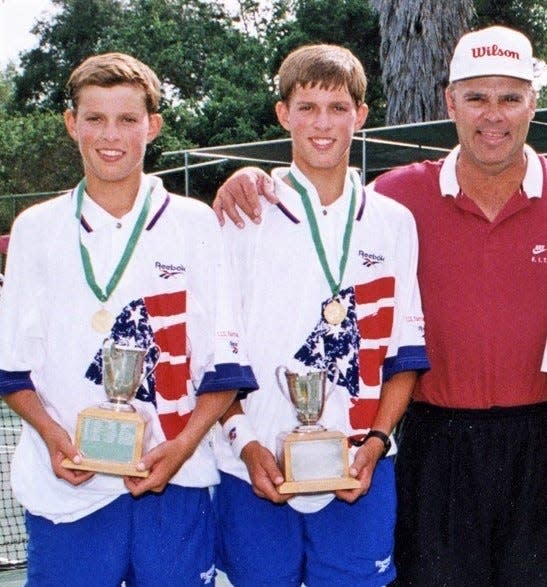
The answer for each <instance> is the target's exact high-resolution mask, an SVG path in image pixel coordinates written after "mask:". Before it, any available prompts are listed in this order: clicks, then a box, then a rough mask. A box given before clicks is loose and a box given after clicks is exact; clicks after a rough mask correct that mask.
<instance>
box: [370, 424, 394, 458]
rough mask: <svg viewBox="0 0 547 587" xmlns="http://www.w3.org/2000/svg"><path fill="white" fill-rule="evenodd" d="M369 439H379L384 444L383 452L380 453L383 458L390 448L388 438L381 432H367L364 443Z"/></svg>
mask: <svg viewBox="0 0 547 587" xmlns="http://www.w3.org/2000/svg"><path fill="white" fill-rule="evenodd" d="M369 438H379V439H380V440H381V441H382V442H383V443H384V452H383V453H382V456H383V457H385V456H386V455H387V453H388V452H389V449H390V448H391V439H390V438H389V436H388V435H387V434H386V433H385V432H382V431H381V430H369V431H368V433H367V435H366V436H365V442H366V441H367V440H368V439H369Z"/></svg>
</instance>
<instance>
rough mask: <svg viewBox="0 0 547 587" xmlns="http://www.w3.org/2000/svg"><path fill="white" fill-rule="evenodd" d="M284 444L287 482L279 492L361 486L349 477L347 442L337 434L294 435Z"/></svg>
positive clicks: (317, 490)
mask: <svg viewBox="0 0 547 587" xmlns="http://www.w3.org/2000/svg"><path fill="white" fill-rule="evenodd" d="M279 441H280V442H282V456H281V461H282V466H283V469H284V473H285V482H284V483H282V484H281V485H280V486H279V487H278V488H277V490H278V491H279V493H283V494H285V493H318V492H323V491H337V490H339V489H357V488H359V487H360V483H359V481H358V480H357V479H355V478H353V477H351V476H350V474H349V459H348V444H347V439H346V437H345V436H344V434H342V432H338V431H332V430H331V431H329V430H321V431H317V432H291V433H289V434H284V435H282V436H281V437H280V438H279Z"/></svg>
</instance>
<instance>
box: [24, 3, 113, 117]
mask: <svg viewBox="0 0 547 587" xmlns="http://www.w3.org/2000/svg"><path fill="white" fill-rule="evenodd" d="M52 2H53V4H55V5H56V7H57V13H56V15H55V16H54V17H53V19H52V20H40V21H38V23H37V24H36V25H35V27H34V28H33V29H32V32H33V33H34V34H35V35H36V36H37V37H38V38H39V47H38V48H36V49H32V50H31V51H28V52H27V53H24V54H23V55H22V57H21V68H22V73H21V75H19V76H16V78H15V96H14V108H15V109H17V110H19V111H22V112H25V111H27V112H28V111H30V110H33V109H36V108H39V109H43V110H55V111H62V110H63V108H64V96H65V84H66V81H67V79H68V77H69V75H70V72H71V71H72V69H74V67H75V66H76V65H78V64H79V63H80V62H81V61H83V59H84V58H85V57H87V56H89V55H91V54H93V53H96V52H100V51H101V50H102V39H103V32H104V31H105V30H106V29H107V27H111V26H116V23H119V22H120V19H121V16H122V11H121V4H122V3H121V2H116V1H114V0H52Z"/></svg>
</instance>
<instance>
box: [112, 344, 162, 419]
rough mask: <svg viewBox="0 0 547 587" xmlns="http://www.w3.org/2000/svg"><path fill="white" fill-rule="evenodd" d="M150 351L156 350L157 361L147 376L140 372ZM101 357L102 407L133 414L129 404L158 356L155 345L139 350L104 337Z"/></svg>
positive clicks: (152, 370)
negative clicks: (103, 401)
mask: <svg viewBox="0 0 547 587" xmlns="http://www.w3.org/2000/svg"><path fill="white" fill-rule="evenodd" d="M153 348H156V349H158V360H157V361H156V363H155V364H154V366H153V367H152V368H151V369H150V370H149V371H148V372H147V373H143V365H144V359H145V357H146V355H147V354H148V352H149V351H150V350H151V349H153ZM102 355H103V385H104V389H105V391H106V395H107V396H108V402H105V403H103V404H101V407H102V408H106V409H111V410H117V411H122V412H123V411H125V412H134V411H135V408H134V407H133V406H132V405H131V404H130V403H129V402H130V401H131V400H132V399H133V397H134V396H135V394H136V393H137V390H138V389H139V387H140V386H141V385H142V383H143V382H144V381H145V380H146V379H147V378H148V377H150V375H151V374H152V373H153V372H154V369H155V368H156V366H157V364H158V361H159V357H160V350H159V347H158V345H153V346H152V347H150V348H148V349H141V348H137V347H134V346H129V345H124V344H119V343H115V342H114V341H113V340H111V339H108V338H107V339H106V340H105V341H104V343H103V349H102Z"/></svg>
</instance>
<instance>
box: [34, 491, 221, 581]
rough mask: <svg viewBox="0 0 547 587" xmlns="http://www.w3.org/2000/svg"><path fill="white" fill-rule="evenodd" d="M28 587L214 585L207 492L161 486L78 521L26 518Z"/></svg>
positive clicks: (212, 528)
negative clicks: (160, 491) (163, 488)
mask: <svg viewBox="0 0 547 587" xmlns="http://www.w3.org/2000/svg"><path fill="white" fill-rule="evenodd" d="M26 524H27V531H28V534H29V542H28V575H27V576H28V583H27V585H28V586H29V587H37V586H39V587H62V586H64V585H67V586H68V585H70V587H98V586H99V585H100V587H118V586H119V585H120V584H121V583H122V581H125V582H126V585H127V587H133V586H136V585H140V586H143V587H156V586H157V587H168V586H169V587H170V586H175V585H184V586H185V587H186V586H203V585H207V584H210V585H212V584H214V579H213V577H214V573H215V569H214V518H213V514H212V509H211V500H210V495H209V491H208V490H207V489H193V488H187V487H179V486H176V485H168V486H167V488H166V489H165V490H164V491H163V493H161V494H156V493H149V494H146V495H144V496H143V497H140V498H138V499H135V498H133V497H132V496H131V495H129V494H126V495H122V496H121V497H119V498H117V499H116V500H115V501H113V502H112V503H110V504H108V505H107V506H105V507H104V508H102V509H100V510H98V511H97V512H94V513H92V514H90V515H88V516H86V517H84V518H82V519H80V520H76V521H74V522H70V523H62V524H53V523H52V522H51V521H49V520H47V519H45V518H42V517H40V516H34V515H31V514H28V513H27V516H26Z"/></svg>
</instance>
